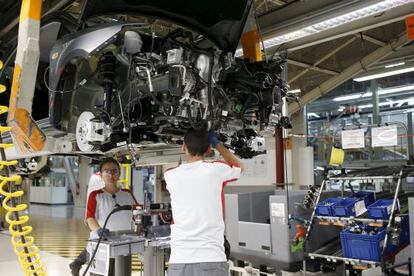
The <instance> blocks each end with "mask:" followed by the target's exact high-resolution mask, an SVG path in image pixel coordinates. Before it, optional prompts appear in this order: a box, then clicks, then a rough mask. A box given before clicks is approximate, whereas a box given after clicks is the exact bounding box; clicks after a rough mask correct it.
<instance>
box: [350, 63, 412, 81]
mask: <svg viewBox="0 0 414 276" xmlns="http://www.w3.org/2000/svg"><path fill="white" fill-rule="evenodd" d="M408 72H414V66H411V67H405V68H400V69H395V70H390V71H385V72H381V73H373V74H370V75H366V76H361V77H357V78H355V79H354V81H358V82H361V81H367V80H374V79H380V78H385V77H389V76H394V75H399V74H404V73H408Z"/></svg>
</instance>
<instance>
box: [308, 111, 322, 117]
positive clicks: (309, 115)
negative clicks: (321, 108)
mask: <svg viewBox="0 0 414 276" xmlns="http://www.w3.org/2000/svg"><path fill="white" fill-rule="evenodd" d="M308 117H315V118H320V116H319V115H318V114H316V113H315V112H309V113H308Z"/></svg>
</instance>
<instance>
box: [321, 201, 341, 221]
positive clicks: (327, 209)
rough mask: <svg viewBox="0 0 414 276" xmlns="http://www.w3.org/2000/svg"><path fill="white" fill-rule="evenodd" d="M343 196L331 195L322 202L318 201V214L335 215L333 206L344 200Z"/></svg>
mask: <svg viewBox="0 0 414 276" xmlns="http://www.w3.org/2000/svg"><path fill="white" fill-rule="evenodd" d="M342 200H343V198H342V197H331V198H328V199H325V200H324V201H322V202H319V203H318V206H316V214H317V215H318V216H329V217H330V216H333V208H332V207H333V206H334V205H335V204H336V203H338V202H340V201H342Z"/></svg>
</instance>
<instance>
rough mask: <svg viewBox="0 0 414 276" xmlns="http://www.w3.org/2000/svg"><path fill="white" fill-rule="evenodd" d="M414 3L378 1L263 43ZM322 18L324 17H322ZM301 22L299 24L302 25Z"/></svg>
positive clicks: (282, 40) (410, 0)
mask: <svg viewBox="0 0 414 276" xmlns="http://www.w3.org/2000/svg"><path fill="white" fill-rule="evenodd" d="M409 3H414V0H383V1H380V2H378V3H375V4H372V5H369V6H366V7H361V8H359V9H356V10H354V11H351V12H348V13H345V14H341V15H339V16H335V15H332V17H331V18H328V19H325V20H323V21H321V22H317V23H314V24H312V25H309V26H305V27H304V28H301V29H297V30H293V31H291V32H288V33H285V34H281V35H278V36H275V37H272V38H269V39H266V40H264V42H263V44H264V47H265V48H269V47H273V46H277V45H280V44H283V43H286V42H289V41H292V40H295V39H299V38H303V37H307V36H310V35H313V34H316V33H320V32H323V31H326V30H329V29H333V28H336V27H338V26H341V25H345V24H348V23H350V22H353V21H356V20H359V19H362V18H366V17H369V16H372V15H376V14H379V13H382V12H385V11H387V10H390V9H392V8H396V7H399V6H402V5H405V4H409ZM321 18H322V17H321ZM300 25H301V24H297V26H300ZM242 55H243V50H242V49H238V50H237V51H236V53H235V56H236V57H238V56H242Z"/></svg>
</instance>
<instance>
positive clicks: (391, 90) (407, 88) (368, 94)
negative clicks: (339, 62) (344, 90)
mask: <svg viewBox="0 0 414 276" xmlns="http://www.w3.org/2000/svg"><path fill="white" fill-rule="evenodd" d="M411 90H414V85H407V86H400V87H394V88H387V89H380V90H378V95H380V96H382V95H387V94H392V93H398V92H404V91H411ZM368 97H372V92H366V93H356V94H351V95H346V96H340V97H336V98H334V99H333V101H335V102H346V101H350V100H356V99H359V98H368Z"/></svg>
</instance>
